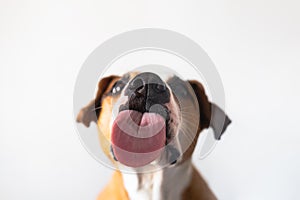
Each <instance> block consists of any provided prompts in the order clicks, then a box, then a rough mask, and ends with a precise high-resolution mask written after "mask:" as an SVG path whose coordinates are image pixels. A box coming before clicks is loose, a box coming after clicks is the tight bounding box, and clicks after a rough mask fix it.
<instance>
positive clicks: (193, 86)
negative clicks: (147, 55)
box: [77, 72, 231, 200]
mask: <svg viewBox="0 0 300 200" xmlns="http://www.w3.org/2000/svg"><path fill="white" fill-rule="evenodd" d="M175 93H176V95H175ZM179 99H181V100H179ZM195 108H197V109H195ZM114 110H116V116H114V114H113V112H114ZM217 115H218V116H217ZM220 115H223V119H225V122H224V121H219V119H220V117H219V116H220ZM221 119H222V117H221ZM77 121H78V122H81V123H83V124H84V125H85V126H87V127H89V125H90V123H91V122H92V121H93V122H96V123H97V127H98V129H99V138H100V143H101V147H102V149H103V151H104V153H105V154H106V155H107V156H108V157H109V158H110V159H111V161H112V162H113V163H114V164H115V165H116V166H118V165H119V166H120V165H124V166H127V167H131V168H132V169H135V168H140V167H144V166H157V165H158V166H159V165H164V164H166V163H170V164H169V165H168V166H165V167H162V169H161V170H158V171H153V172H151V173H136V174H128V173H121V172H120V171H119V170H117V171H116V172H115V173H114V175H113V177H112V179H111V181H110V182H109V184H108V185H107V186H106V187H105V189H104V190H103V191H102V192H101V193H100V195H99V197H98V199H104V200H106V199H108V200H114V199H115V200H127V199H138V200H140V199H143V200H144V199H149V200H150V199H153V200H156V199H165V200H167V199H170V200H171V199H172V200H176V199H189V200H193V199H200V200H201V199H206V200H209V199H216V197H215V195H214V194H213V192H212V191H211V190H210V188H209V187H208V185H207V183H206V182H205V181H204V179H203V178H202V177H201V175H200V174H199V173H198V172H197V170H196V168H195V167H194V166H193V164H192V161H191V157H192V153H193V151H194V148H195V146H196V143H197V139H198V136H199V134H200V132H201V131H202V130H203V129H205V128H209V127H211V128H212V129H213V130H215V129H216V126H217V125H218V124H220V123H222V124H221V130H220V131H219V134H217V133H216V134H215V138H216V139H220V137H221V134H222V133H223V132H224V131H225V129H226V127H227V126H228V125H229V124H230V122H231V121H230V119H229V118H228V117H227V116H226V115H225V113H224V112H223V111H222V110H221V109H220V108H219V107H218V106H216V105H215V104H213V103H211V102H209V100H208V98H207V96H206V94H205V91H204V87H203V86H202V84H200V83H199V82H198V81H195V80H192V81H184V80H182V79H180V78H178V77H177V76H172V77H169V78H168V79H167V80H162V79H161V77H160V76H158V75H157V74H155V73H151V72H141V73H138V72H131V73H127V74H125V75H123V76H122V77H120V76H109V77H105V78H103V79H102V80H101V81H100V82H99V84H98V92H97V94H96V97H95V99H93V100H92V101H91V102H90V103H89V104H88V105H87V106H85V107H84V108H82V109H81V111H80V112H79V114H78V116H77ZM120 127H121V128H120ZM191 127H192V128H191ZM153 132H154V133H153ZM215 132H218V131H215ZM107 141H108V142H107ZM183 150H184V151H183ZM162 163H163V164H162Z"/></svg>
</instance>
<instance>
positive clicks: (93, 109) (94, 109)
mask: <svg viewBox="0 0 300 200" xmlns="http://www.w3.org/2000/svg"><path fill="white" fill-rule="evenodd" d="M101 108H102V106H99V107H97V108H94V109H92V110H91V112H92V111H95V110H99V109H101Z"/></svg>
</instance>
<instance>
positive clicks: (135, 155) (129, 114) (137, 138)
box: [111, 110, 166, 167]
mask: <svg viewBox="0 0 300 200" xmlns="http://www.w3.org/2000/svg"><path fill="white" fill-rule="evenodd" d="M111 141H112V148H113V151H114V155H115V157H116V158H117V160H118V161H119V162H121V163H122V164H124V165H126V166H129V167H141V166H145V165H147V164H149V163H151V162H152V161H153V160H155V159H156V158H157V157H158V156H159V155H160V153H161V151H162V148H163V147H164V145H165V141H166V126H165V119H164V118H163V117H162V116H160V115H159V114H156V113H140V112H137V111H133V110H126V111H122V112H120V113H119V115H118V116H117V118H116V119H115V121H114V123H113V126H112V135H111Z"/></svg>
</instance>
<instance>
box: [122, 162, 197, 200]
mask: <svg viewBox="0 0 300 200" xmlns="http://www.w3.org/2000/svg"><path fill="white" fill-rule="evenodd" d="M122 175H123V181H124V186H125V188H126V190H127V192H128V195H129V198H130V199H131V200H140V199H143V200H144V199H145V200H180V199H181V195H182V193H183V191H184V189H185V188H186V187H187V186H188V184H189V183H190V180H191V175H192V165H191V163H190V162H189V161H186V162H185V163H183V164H181V165H178V166H177V165H176V166H174V167H169V168H164V169H163V170H161V171H158V172H155V173H148V174H140V175H137V174H122Z"/></svg>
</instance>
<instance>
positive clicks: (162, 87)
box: [154, 84, 166, 93]
mask: <svg viewBox="0 0 300 200" xmlns="http://www.w3.org/2000/svg"><path fill="white" fill-rule="evenodd" d="M154 89H155V91H156V92H158V93H161V92H164V91H166V85H165V84H155V86H154Z"/></svg>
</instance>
